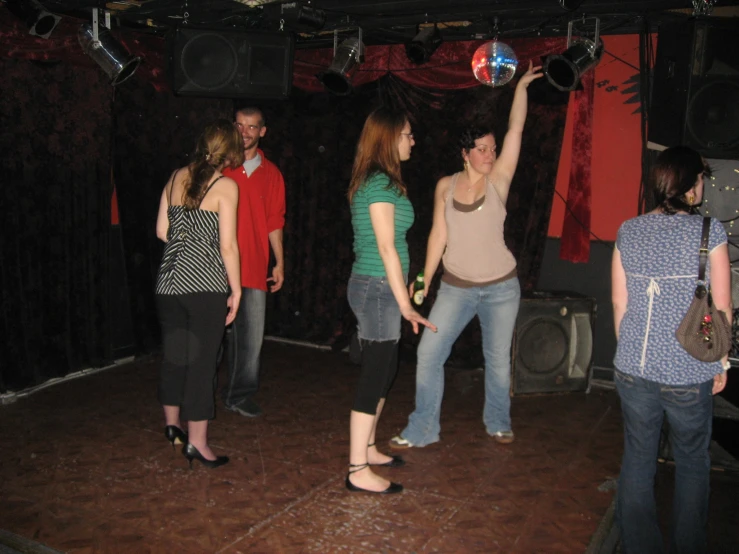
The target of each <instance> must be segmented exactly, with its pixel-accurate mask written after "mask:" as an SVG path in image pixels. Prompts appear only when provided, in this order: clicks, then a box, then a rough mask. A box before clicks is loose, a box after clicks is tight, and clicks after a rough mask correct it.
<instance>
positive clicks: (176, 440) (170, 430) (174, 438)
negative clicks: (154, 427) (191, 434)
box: [164, 425, 187, 450]
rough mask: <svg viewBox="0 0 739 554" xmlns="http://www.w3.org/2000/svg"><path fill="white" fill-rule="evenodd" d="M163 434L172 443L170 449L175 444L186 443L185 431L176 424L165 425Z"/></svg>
mask: <svg viewBox="0 0 739 554" xmlns="http://www.w3.org/2000/svg"><path fill="white" fill-rule="evenodd" d="M164 436H165V437H167V440H168V441H169V442H171V443H172V450H174V446H175V444H187V433H185V432H184V431H183V430H182V429H180V428H179V427H177V426H176V425H167V426H166V427H165V428H164Z"/></svg>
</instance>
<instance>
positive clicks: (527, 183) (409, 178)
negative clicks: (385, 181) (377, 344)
mask: <svg viewBox="0 0 739 554" xmlns="http://www.w3.org/2000/svg"><path fill="white" fill-rule="evenodd" d="M543 81H544V80H543V79H541V80H539V81H537V82H535V83H534V84H532V86H531V87H530V96H531V102H530V108H529V116H528V119H527V123H526V129H525V132H524V141H523V146H522V151H521V158H520V163H519V167H518V170H517V173H516V177H515V179H514V182H513V185H512V187H511V193H510V196H509V200H508V219H507V221H506V238H507V241H508V244H509V247H510V248H511V250H512V251H513V253H514V255H515V256H516V258H517V259H518V263H519V275H520V277H521V282H522V287H523V288H524V290H525V291H531V290H533V288H534V286H535V283H536V281H537V279H538V274H539V268H540V265H541V260H542V256H543V252H544V243H545V239H546V235H547V229H548V224H549V214H550V211H551V202H552V198H553V194H554V186H555V181H556V174H557V164H558V160H559V152H560V149H561V143H562V136H563V133H564V124H565V118H566V106H567V98H568V96H567V95H566V94H559V93H553V92H552V90H551V87H546V86H542V85H544V83H543ZM512 98H513V89H512V88H511V87H505V88H501V89H491V88H488V87H483V86H480V87H476V88H472V89H467V90H462V91H427V90H421V89H418V88H416V87H413V86H412V85H409V84H406V83H404V82H402V81H401V80H399V79H396V78H394V77H393V76H392V75H389V76H386V77H384V78H382V79H381V80H379V81H377V82H375V83H371V84H369V85H365V86H363V87H361V88H359V89H357V90H356V91H355V92H354V94H352V95H350V96H347V97H337V96H334V95H330V94H328V93H318V94H307V93H303V92H301V91H298V90H294V91H293V93H292V95H291V97H290V99H289V100H288V101H284V102H270V103H263V107H264V109H265V111H266V116H267V135H266V136H265V138H264V139H263V145H264V149H265V153H266V155H267V157H269V158H270V159H272V160H273V161H274V162H275V163H277V164H278V166H279V167H280V169H281V170H282V172H283V175H284V177H285V181H286V187H287V221H286V226H285V276H286V277H285V285H284V287H283V289H282V291H280V292H279V293H277V294H275V295H270V296H269V301H268V302H269V303H268V312H267V314H268V315H267V333H268V334H272V335H277V336H282V337H288V338H294V339H303V340H309V341H313V342H319V343H324V344H331V345H333V346H335V347H337V348H340V347H343V346H344V345H345V344H347V342H348V340H349V337H350V336H351V334H352V333H353V330H354V327H355V325H356V322H355V320H354V317H353V315H352V314H351V310H350V309H349V306H348V303H347V300H346V283H347V281H348V278H349V274H350V272H351V265H352V262H353V251H352V231H351V220H350V213H349V206H348V203H347V201H346V196H345V193H346V188H347V186H348V182H349V177H350V173H351V166H352V160H353V156H354V148H355V146H356V141H357V139H358V137H359V133H360V131H361V128H362V125H363V123H364V120H365V118H366V117H367V115H368V114H369V112H370V111H371V110H372V109H374V108H375V107H376V106H378V105H379V104H381V103H385V104H390V105H394V106H397V107H400V108H403V109H404V110H406V111H407V112H408V113H409V115H410V118H411V121H412V127H413V132H414V134H415V137H416V145H415V147H414V149H413V153H412V156H411V159H410V160H409V161H408V162H406V163H405V164H404V167H403V176H404V179H405V180H406V182H407V184H408V194H409V197H410V199H411V202H412V203H413V206H414V208H415V211H416V222H415V224H414V225H413V227H412V228H411V229H410V231H409V233H408V242H409V246H410V252H411V278H412V276H414V275H415V274H416V273H417V272H418V271H419V270H420V269H421V268H422V266H423V263H424V258H425V255H426V240H427V238H428V233H429V231H430V228H431V220H432V211H433V194H434V188H435V185H436V182H437V181H438V179H439V178H441V177H442V176H444V175H449V174H451V173H453V172H455V171H458V170H460V169H461V167H462V161H461V156H460V153H459V149H458V148H457V136H458V134H459V132H460V130H461V129H462V128H463V127H464V126H465V125H467V124H468V123H470V122H473V121H474V122H478V123H480V124H482V125H487V126H489V127H490V128H491V129H493V130H494V131H495V134H496V136H497V137H498V141H499V144H500V143H501V142H502V139H503V136H504V134H505V130H506V128H507V125H508V113H509V110H510V105H511V101H512ZM237 106H238V103H237ZM481 244H484V238H482V240H481ZM437 277H438V276H437ZM433 298H434V294H433V292H432V295H431V297H430V299H429V302H428V304H431V303H432V302H433ZM479 341H480V337H479V325H477V323H476V322H473V323H472V324H471V325H470V327H469V329H468V330H466V331H465V333H464V334H463V335H462V337H461V338H460V340H459V341H458V342H457V345H456V346H455V351H454V353H453V358H454V360H453V361H459V363H463V364H475V363H479V360H481V357H482V353H481V351H480V349H479V348H470V347H471V346H474V345H475V344H477V345H479ZM416 343H417V337H414V336H413V334H412V332H411V331H410V328H409V327H408V326H404V344H405V345H406V346H407V347H408V351H411V350H413V347H414V346H415V344H416Z"/></svg>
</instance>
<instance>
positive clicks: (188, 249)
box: [156, 119, 244, 468]
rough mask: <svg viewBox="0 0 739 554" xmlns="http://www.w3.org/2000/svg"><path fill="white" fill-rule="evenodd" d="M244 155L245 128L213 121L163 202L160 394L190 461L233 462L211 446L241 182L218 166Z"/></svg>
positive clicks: (232, 309)
mask: <svg viewBox="0 0 739 554" xmlns="http://www.w3.org/2000/svg"><path fill="white" fill-rule="evenodd" d="M243 156H244V154H243V145H242V141H241V136H240V135H239V133H238V131H237V130H236V128H235V127H234V126H233V124H232V123H231V122H230V121H227V120H225V119H222V120H218V121H216V122H215V123H212V124H210V125H208V126H207V127H206V128H205V130H204V131H203V134H202V135H201V136H200V138H199V140H198V143H197V146H196V148H195V153H194V155H193V161H192V163H190V164H189V165H188V166H186V167H182V168H180V169H178V170H176V171H175V172H174V173H172V177H171V178H170V179H169V181H168V182H167V184H166V185H165V187H164V190H163V191H162V197H161V201H160V204H159V215H158V217H157V237H159V238H160V239H161V240H162V241H164V242H165V243H166V245H165V247H164V254H163V256H162V262H161V264H160V265H159V274H158V277H157V286H156V302H157V312H158V314H159V321H160V324H161V328H162V340H163V346H164V360H163V362H162V367H161V370H160V377H159V394H158V396H159V401H160V402H161V404H162V405H163V406H164V418H165V420H166V427H165V429H164V434H165V436H166V437H167V439H168V440H169V441H170V442H171V443H172V446H173V447H174V445H175V444H184V446H183V448H182V454H183V455H184V456H185V457H186V458H187V460H188V461H189V462H190V467H192V461H193V460H198V461H200V462H201V463H202V464H203V465H205V466H206V467H211V468H213V467H218V466H220V465H223V464H225V463H226V462H228V457H226V456H216V455H215V454H213V451H212V450H211V449H210V448H209V447H208V439H207V432H208V420H209V419H211V418H213V416H214V402H213V397H214V394H213V392H214V391H213V378H214V376H215V371H216V358H217V354H218V348H219V346H220V344H221V340H222V338H223V331H224V327H225V325H228V324H229V323H231V322H232V321H233V320H234V318H235V317H236V311H237V310H238V307H239V301H240V299H241V273H240V269H239V248H238V243H237V242H236V206H237V204H238V198H239V189H238V186H237V185H236V183H235V182H234V181H233V180H232V179H229V178H228V177H224V176H223V175H221V170H222V169H223V168H224V167H225V166H227V165H235V166H238V165H239V164H241V163H242V162H243ZM183 420H184V421H187V430H188V432H187V433H185V432H183V431H182V425H181V421H183Z"/></svg>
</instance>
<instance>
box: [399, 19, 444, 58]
mask: <svg viewBox="0 0 739 554" xmlns="http://www.w3.org/2000/svg"><path fill="white" fill-rule="evenodd" d="M442 42H443V41H442V39H441V33H439V28H438V27H437V26H436V25H434V26H433V27H425V28H423V29H421V30H420V31H419V32H418V34H417V35H416V36H415V37H413V40H411V41H410V42H409V43H407V44H406V45H405V53H406V55H407V56H408V59H409V60H410V61H412V62H413V63H415V64H419V65H420V64H422V63H426V62H427V61H429V58H431V56H432V55H433V53H434V52H436V49H437V48H438V47H439V45H440V44H441V43H442Z"/></svg>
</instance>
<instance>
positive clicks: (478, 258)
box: [442, 173, 516, 285]
mask: <svg viewBox="0 0 739 554" xmlns="http://www.w3.org/2000/svg"><path fill="white" fill-rule="evenodd" d="M458 179H459V173H455V174H454V176H453V177H452V183H451V186H450V187H449V192H448V193H447V197H446V201H445V206H444V218H445V220H446V229H447V243H446V251H445V252H444V256H443V258H442V260H443V262H444V274H445V277H447V273H448V274H450V275H449V276H448V277H452V279H453V280H454V278H456V279H457V280H461V281H466V282H469V283H479V284H481V285H483V284H488V283H490V282H494V281H499V280H502V278H503V277H508V276H509V275H510V276H511V277H514V276H515V269H516V259H515V258H514V257H513V254H511V251H510V250H508V247H507V246H506V244H505V239H504V237H503V224H504V223H505V218H506V209H505V206H504V205H503V202H501V201H500V197H499V196H498V193H497V191H496V190H495V187H493V185H492V183H491V182H490V181H489V180H487V181H486V183H485V196H484V198H481V199H480V200H479V201H478V202H476V203H475V204H474V205H473V207H474V206H477V207H476V208H475V209H473V210H472V211H463V210H462V209H459V208H457V207H455V202H454V189H455V187H456V186H457V180H458ZM478 204H479V205H478ZM462 206H464V205H462ZM462 206H460V208H461V207H462ZM445 280H449V279H445Z"/></svg>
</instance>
